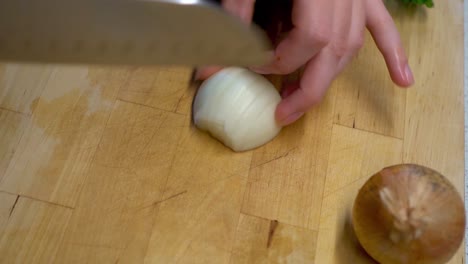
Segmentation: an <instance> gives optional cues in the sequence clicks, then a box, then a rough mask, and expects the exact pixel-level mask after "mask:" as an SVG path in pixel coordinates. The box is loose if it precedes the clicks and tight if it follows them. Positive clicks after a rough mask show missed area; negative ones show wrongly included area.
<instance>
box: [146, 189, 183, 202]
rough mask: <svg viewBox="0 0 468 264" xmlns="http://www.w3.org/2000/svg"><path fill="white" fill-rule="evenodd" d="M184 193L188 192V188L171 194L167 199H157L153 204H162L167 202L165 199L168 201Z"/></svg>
mask: <svg viewBox="0 0 468 264" xmlns="http://www.w3.org/2000/svg"><path fill="white" fill-rule="evenodd" d="M184 193H187V190H185V191H182V192H180V193H176V194H174V195H171V196H169V197H167V198H165V199H162V200H160V201H156V202H154V203H153V205H157V204H160V203H162V202H165V201H167V200H170V199H174V198H176V197H177V196H180V195H182V194H184Z"/></svg>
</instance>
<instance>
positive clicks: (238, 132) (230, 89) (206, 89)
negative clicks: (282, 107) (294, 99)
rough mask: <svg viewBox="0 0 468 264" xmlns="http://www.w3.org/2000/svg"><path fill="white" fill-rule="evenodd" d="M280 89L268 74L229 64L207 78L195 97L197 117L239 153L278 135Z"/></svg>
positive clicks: (202, 126)
mask: <svg viewBox="0 0 468 264" xmlns="http://www.w3.org/2000/svg"><path fill="white" fill-rule="evenodd" d="M280 101H281V96H280V95H279V92H278V91H277V90H276V89H275V87H274V86H273V84H272V83H270V82H269V81H268V80H267V79H266V78H265V77H263V76H261V75H259V74H257V73H254V72H252V71H250V70H248V69H245V68H239V67H228V68H224V69H222V70H220V71H219V72H217V73H215V74H214V75H213V76H211V77H210V78H208V79H207V80H205V81H204V82H203V83H202V84H201V86H200V88H199V90H198V92H197V95H196V97H195V100H194V104H193V120H194V123H195V126H196V127H197V128H199V129H200V130H203V131H207V132H208V133H209V134H210V135H211V136H213V137H214V138H216V139H217V140H219V141H220V142H221V143H223V144H224V145H225V146H227V147H229V148H231V149H232V150H234V151H236V152H241V151H248V150H251V149H254V148H257V147H259V146H261V145H264V144H266V143H267V142H269V141H271V140H272V139H273V138H275V137H276V136H277V135H278V133H279V132H280V131H281V129H282V127H281V126H280V125H279V124H278V123H277V122H276V119H275V110H276V106H277V105H278V103H279V102H280Z"/></svg>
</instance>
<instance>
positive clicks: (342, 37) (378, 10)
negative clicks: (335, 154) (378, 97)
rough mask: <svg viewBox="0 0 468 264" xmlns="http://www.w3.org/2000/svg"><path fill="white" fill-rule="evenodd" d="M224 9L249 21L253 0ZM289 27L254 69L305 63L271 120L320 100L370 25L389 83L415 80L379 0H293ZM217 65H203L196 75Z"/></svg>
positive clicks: (228, 3)
mask: <svg viewBox="0 0 468 264" xmlns="http://www.w3.org/2000/svg"><path fill="white" fill-rule="evenodd" d="M223 6H224V8H225V9H226V10H228V11H229V12H231V13H233V14H235V15H237V16H238V17H240V18H241V19H242V20H243V21H244V22H246V23H250V22H251V19H252V14H253V8H254V1H253V0H237V1H236V0H224V1H223ZM291 15H292V23H293V26H294V27H293V29H292V30H291V31H290V32H289V33H288V34H287V36H286V37H285V38H284V39H283V40H282V41H281V42H280V43H279V44H278V45H277V46H276V48H275V50H274V52H273V54H272V59H271V63H269V64H268V65H265V66H262V67H259V68H253V69H252V70H254V71H256V72H258V73H261V74H289V73H292V72H294V71H295V70H297V69H299V68H300V67H302V66H304V73H303V76H302V78H301V80H300V81H299V82H298V83H297V84H296V85H290V86H288V87H286V88H285V89H284V91H283V93H282V97H283V100H282V101H281V102H280V103H279V105H278V107H277V109H276V119H277V120H278V122H279V123H280V124H281V125H288V124H291V123H293V122H295V121H296V120H297V119H299V118H300V117H301V116H302V115H303V114H304V113H305V112H306V111H307V110H309V109H310V108H311V107H312V106H314V105H315V104H317V103H319V102H320V101H321V100H322V98H323V96H324V95H325V93H326V90H327V89H328V87H329V86H330V85H331V83H332V82H333V80H334V79H335V78H336V77H337V76H338V74H340V73H341V72H342V70H343V69H344V68H345V66H346V65H347V64H348V63H349V62H350V61H351V60H352V58H353V57H354V55H355V54H356V53H357V52H358V51H359V50H360V48H361V47H362V45H363V41H364V32H365V30H366V27H367V29H369V31H370V33H371V35H372V37H373V39H374V41H375V43H376V44H377V47H378V48H379V50H380V52H381V53H382V55H383V57H384V59H385V62H386V65H387V68H388V70H389V73H390V76H391V78H392V80H393V82H394V83H396V84H397V85H399V86H401V87H407V86H409V85H411V84H412V83H413V82H414V79H413V74H412V73H411V69H410V67H409V65H408V59H407V57H406V55H405V52H404V50H403V46H402V44H401V40H400V36H399V33H398V30H397V29H396V27H395V24H394V23H393V20H392V17H391V16H390V14H389V13H388V11H387V10H386V8H385V6H384V4H383V2H382V1H381V0H345V1H343V0H341V1H340V0H295V1H294V4H293V9H292V14H291ZM219 69H220V68H219V67H213V68H206V69H204V70H203V71H201V72H200V75H199V77H200V78H202V79H203V78H206V77H208V76H209V75H210V74H213V73H214V72H216V71H217V70H219Z"/></svg>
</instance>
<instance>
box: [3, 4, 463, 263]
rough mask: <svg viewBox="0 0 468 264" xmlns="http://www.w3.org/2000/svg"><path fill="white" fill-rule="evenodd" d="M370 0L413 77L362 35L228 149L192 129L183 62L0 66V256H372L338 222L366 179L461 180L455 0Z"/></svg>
mask: <svg viewBox="0 0 468 264" xmlns="http://www.w3.org/2000/svg"><path fill="white" fill-rule="evenodd" d="M384 3H385V4H386V5H387V9H388V10H389V11H390V12H391V14H392V15H393V17H394V19H395V24H396V25H397V27H398V29H399V31H400V32H401V36H402V43H403V45H404V47H405V49H406V51H407V54H408V55H409V61H410V63H411V65H412V68H413V72H414V75H415V78H416V84H415V85H414V86H413V87H411V88H409V89H401V88H399V87H397V86H395V85H394V84H393V83H392V82H391V79H390V77H389V75H388V70H387V69H386V65H385V63H384V60H383V58H382V56H381V54H380V53H379V51H378V49H377V48H376V46H375V44H374V42H373V39H372V38H371V37H370V35H369V34H367V35H366V44H365V47H364V48H363V49H362V50H361V52H360V53H359V55H358V56H357V57H356V58H355V60H354V61H353V62H352V64H350V65H349V66H348V67H347V68H346V70H345V72H344V73H343V74H342V75H340V76H339V77H338V79H336V80H335V82H334V83H333V84H332V86H331V87H330V89H329V90H328V91H327V94H326V97H325V99H324V101H323V102H322V103H320V104H319V105H316V106H314V107H313V108H312V109H311V110H310V111H309V112H308V113H307V114H306V115H305V116H304V117H303V118H302V119H301V120H300V121H298V122H297V123H295V124H294V125H291V126H288V127H285V128H284V129H283V130H282V131H281V133H280V134H279V135H278V137H276V138H275V139H274V140H272V141H271V142H269V143H268V144H266V145H264V146H261V147H259V148H257V149H255V150H252V151H246V152H242V153H234V152H232V151H231V150H230V149H229V148H226V147H225V146H224V145H223V144H221V143H220V142H218V141H217V140H215V139H214V138H212V137H210V136H209V135H208V134H207V133H204V132H201V131H199V130H198V129H196V128H195V127H194V125H193V123H192V119H191V106H192V100H193V97H194V95H195V94H196V89H197V87H198V85H199V83H191V82H190V79H191V71H192V69H190V68H186V67H115V66H114V67H103V66H102V67H101V66H99V67H98V66H92V67H91V66H86V65H82V66H64V65H36V66H34V67H33V66H31V65H17V64H1V65H0V136H1V137H0V158H1V159H0V178H2V179H1V180H0V205H1V206H0V258H1V261H0V262H2V263H3V262H4V263H15V262H18V263H318V264H322V263H324V264H328V263H340V264H341V263H356V264H359V263H373V264H374V263H375V262H374V261H373V260H371V259H370V258H369V257H368V256H367V255H366V253H365V252H364V251H363V250H362V249H361V247H360V246H359V244H358V242H357V240H356V238H355V236H354V234H353V232H352V223H351V222H350V221H349V212H350V208H351V206H352V203H353V200H354V198H355V196H356V193H357V190H358V189H359V188H360V186H362V184H363V183H364V181H365V180H366V179H367V178H368V177H370V176H371V175H372V174H373V173H375V172H376V171H378V170H380V169H381V168H382V167H384V166H388V165H391V164H396V163H402V162H415V163H419V164H422V165H426V166H428V167H431V168H434V169H436V170H438V171H440V172H442V173H443V174H444V175H447V177H448V178H449V179H450V180H451V181H452V182H453V183H454V184H455V186H457V188H458V190H459V191H460V192H462V191H463V185H464V173H463V171H464V163H463V161H464V159H463V155H464V154H463V146H464V138H463V131H464V129H463V122H464V120H463V110H464V109H463V107H464V106H463V64H462V63H463V56H461V54H462V52H463V13H462V10H463V8H462V5H463V2H462V1H459V0H447V1H439V2H437V3H436V7H435V8H434V9H427V8H409V9H408V8H406V7H404V6H402V5H400V4H398V1H394V0H385V1H384ZM300 74H301V72H298V73H297V74H296V73H295V74H291V75H289V76H284V77H283V76H269V78H270V81H271V82H272V83H274V84H275V85H276V87H277V88H278V89H280V88H281V84H282V82H283V81H295V80H296V81H297V80H298V78H299V77H300ZM2 191H3V192H2ZM18 197H20V198H19V199H17V198H18ZM10 213H11V215H10ZM450 263H457V264H459V263H465V257H464V252H463V247H460V249H459V252H458V253H457V255H456V256H455V257H454V258H453V259H452V260H451V261H450Z"/></svg>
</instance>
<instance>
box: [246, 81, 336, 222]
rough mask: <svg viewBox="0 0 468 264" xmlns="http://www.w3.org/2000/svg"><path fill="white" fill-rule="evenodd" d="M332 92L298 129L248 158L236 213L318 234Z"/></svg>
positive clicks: (288, 130)
mask: <svg viewBox="0 0 468 264" xmlns="http://www.w3.org/2000/svg"><path fill="white" fill-rule="evenodd" d="M333 92H334V91H333V90H331V91H330V93H329V94H328V95H327V97H326V98H325V100H324V102H322V104H320V105H319V106H317V107H316V108H315V109H313V110H312V111H311V112H309V113H308V114H307V115H305V116H304V117H303V118H302V119H301V120H300V121H299V122H298V123H296V124H294V125H293V126H291V127H287V128H285V129H284V130H283V131H282V132H281V134H280V135H279V136H278V137H277V138H276V139H275V140H273V141H271V142H270V143H269V144H268V145H266V146H265V147H263V148H261V149H258V150H256V151H255V152H254V154H253V160H252V165H251V168H250V172H249V181H248V183H247V189H246V193H245V196H244V202H243V204H242V212H244V213H247V214H250V215H255V216H259V217H263V218H267V219H276V220H278V221H280V222H284V223H288V224H291V225H296V226H301V227H309V228H311V229H317V228H318V222H319V221H318V220H319V216H320V207H321V203H322V201H321V197H322V192H323V185H324V182H325V176H326V168H327V161H328V152H329V145H330V140H331V128H332V122H333V99H334V93H333ZM303 157H307V158H303Z"/></svg>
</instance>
